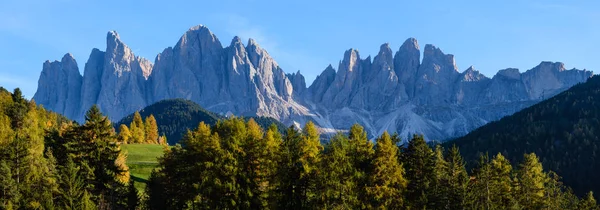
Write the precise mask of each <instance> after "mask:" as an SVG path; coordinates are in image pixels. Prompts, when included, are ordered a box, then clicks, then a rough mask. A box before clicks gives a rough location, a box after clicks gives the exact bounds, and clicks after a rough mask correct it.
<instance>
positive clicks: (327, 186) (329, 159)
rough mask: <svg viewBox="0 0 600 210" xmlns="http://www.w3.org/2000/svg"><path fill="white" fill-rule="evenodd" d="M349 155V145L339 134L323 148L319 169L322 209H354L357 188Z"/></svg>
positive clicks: (357, 203)
mask: <svg viewBox="0 0 600 210" xmlns="http://www.w3.org/2000/svg"><path fill="white" fill-rule="evenodd" d="M351 156H352V155H351V153H350V143H349V140H348V138H347V137H346V136H344V135H343V134H341V133H338V134H337V135H335V136H334V137H333V138H331V140H329V143H328V144H327V145H326V146H325V150H324V153H323V155H322V157H321V159H322V161H321V167H320V168H319V178H318V180H319V186H318V187H317V189H319V190H320V192H319V193H318V194H319V202H318V203H319V207H320V208H324V209H356V208H358V207H360V205H359V204H360V203H359V201H358V193H359V192H358V187H357V183H356V182H355V180H354V176H355V174H356V168H355V167H354V164H353V161H352V157H351Z"/></svg>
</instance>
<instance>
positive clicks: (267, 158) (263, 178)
mask: <svg viewBox="0 0 600 210" xmlns="http://www.w3.org/2000/svg"><path fill="white" fill-rule="evenodd" d="M246 128H247V136H246V138H245V139H244V141H243V143H242V149H243V151H244V158H243V159H242V160H240V162H241V164H242V166H241V169H242V170H241V177H242V179H241V181H240V185H241V187H242V188H241V189H240V197H241V199H240V200H241V201H242V203H241V207H242V208H246V209H264V208H266V207H267V206H268V204H269V202H268V198H269V193H270V192H269V191H268V190H269V188H268V184H269V181H270V180H271V177H272V174H273V173H275V169H274V167H275V165H274V164H273V163H275V161H276V159H275V158H276V156H273V153H270V152H268V151H265V150H266V149H275V150H277V149H278V148H277V146H276V145H277V144H278V143H277V142H274V139H273V138H264V134H263V131H262V129H261V128H260V126H259V125H258V124H257V123H256V121H254V119H250V120H249V121H248V122H247V124H246ZM267 141H270V142H267Z"/></svg>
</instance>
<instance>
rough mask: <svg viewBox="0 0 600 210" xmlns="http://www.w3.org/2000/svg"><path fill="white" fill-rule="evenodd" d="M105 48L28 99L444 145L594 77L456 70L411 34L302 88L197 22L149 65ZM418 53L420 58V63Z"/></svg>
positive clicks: (125, 51) (72, 110)
mask: <svg viewBox="0 0 600 210" xmlns="http://www.w3.org/2000/svg"><path fill="white" fill-rule="evenodd" d="M106 41H107V46H106V50H105V51H101V50H99V49H93V50H92V52H91V54H90V57H89V58H88V60H87V62H86V64H85V67H84V71H83V75H81V74H80V71H79V69H78V65H77V62H76V61H75V59H74V58H73V56H72V55H71V54H66V55H65V56H64V57H63V58H62V60H61V61H54V62H50V61H46V62H45V63H44V65H43V69H42V73H41V75H40V78H39V81H38V89H37V92H36V93H35V95H34V97H33V99H34V100H35V101H36V102H37V103H38V104H41V105H43V106H44V107H46V108H48V109H50V110H52V111H55V112H58V113H61V114H63V115H65V116H67V117H69V118H71V119H74V120H77V121H83V116H84V113H85V112H86V111H87V110H88V109H89V107H91V106H92V105H93V104H97V105H98V106H99V107H100V109H101V110H102V112H104V113H105V114H106V115H108V116H109V117H110V118H111V120H113V121H118V120H120V119H121V118H123V117H125V116H127V115H129V114H131V113H133V112H134V111H137V110H140V109H142V108H144V107H146V106H148V105H150V104H153V103H155V102H157V101H160V100H163V99H173V98H183V99H188V100H191V101H194V102H196V103H198V104H199V105H201V106H202V107H204V108H206V109H207V110H210V111H212V112H215V113H218V114H222V115H231V114H234V115H243V116H266V117H272V118H275V119H277V120H280V121H281V122H282V123H284V124H286V125H296V126H298V127H299V126H300V125H302V124H304V123H305V122H307V121H309V120H310V121H313V122H315V123H316V124H317V125H318V126H319V129H320V131H321V132H322V133H325V134H331V133H335V132H338V131H344V130H347V129H348V128H349V127H350V126H351V125H352V124H354V123H359V124H361V125H363V126H364V127H365V129H366V130H367V132H368V133H369V135H370V136H376V135H379V134H381V133H383V132H384V131H389V132H398V133H399V134H400V135H401V136H403V137H406V136H409V135H411V134H414V133H420V134H424V135H425V137H426V139H436V140H446V139H450V138H453V137H458V136H462V135H464V134H466V133H468V132H469V131H471V130H473V129H476V128H478V127H480V126H482V125H484V124H486V123H488V122H490V121H494V120H498V119H500V118H501V117H503V116H506V115H510V114H512V113H515V112H517V111H519V110H521V109H523V108H525V107H528V106H531V105H532V104H535V103H537V102H539V101H541V100H543V99H545V98H549V97H551V96H553V95H556V94H557V93H559V92H561V91H563V90H566V89H567V88H569V87H571V86H573V85H575V84H577V83H581V82H585V81H586V80H587V79H588V78H590V77H591V76H592V75H593V73H592V72H591V71H587V70H578V69H571V70H567V69H565V67H564V64H562V63H560V62H541V63H540V64H539V65H537V66H536V67H534V68H532V69H530V70H528V71H525V72H523V73H521V72H520V71H519V70H518V69H515V68H507V69H503V70H500V71H498V73H497V74H496V75H494V76H493V77H492V78H489V77H486V76H485V75H483V74H481V73H480V72H479V71H477V70H476V69H475V68H473V67H472V66H471V67H469V68H468V69H466V70H465V71H462V72H460V71H459V69H458V67H457V66H456V64H455V61H454V55H451V54H445V53H444V52H442V51H441V50H440V49H439V48H437V47H435V46H434V45H431V44H427V45H425V47H424V48H423V52H422V54H421V47H420V46H419V44H418V42H417V40H416V39H414V38H409V39H407V40H406V41H405V42H404V43H403V44H402V45H401V47H400V48H399V49H398V50H397V51H396V52H393V51H392V49H391V48H390V46H389V44H387V43H386V44H383V45H381V46H380V50H379V53H378V54H377V55H376V56H375V57H373V58H371V56H367V57H364V56H363V57H361V55H360V54H359V52H358V50H356V49H349V50H347V51H346V52H344V55H343V59H342V60H341V61H340V62H339V63H338V65H337V70H336V69H335V68H334V67H333V66H332V65H329V66H327V67H326V68H325V70H324V71H323V72H322V73H321V74H320V75H319V76H317V78H316V79H315V80H314V81H313V83H312V84H311V85H310V86H308V87H307V85H306V81H305V79H304V76H303V75H302V74H301V73H300V72H297V73H292V74H289V73H288V74H286V73H285V72H284V71H283V70H282V69H281V68H280V66H279V65H278V64H277V62H276V61H275V60H274V59H273V58H272V57H271V56H270V55H269V54H268V52H267V50H265V49H263V48H261V47H260V46H259V45H258V43H257V42H256V41H255V40H253V39H250V40H249V41H248V42H247V43H246V44H245V45H244V43H243V42H242V40H241V39H240V38H239V37H237V36H236V37H234V38H233V39H232V40H231V42H230V44H229V45H228V46H223V45H222V44H221V42H220V41H219V39H218V38H217V37H216V36H215V35H214V34H213V33H212V32H211V31H210V30H209V29H208V28H207V27H205V26H202V25H198V26H195V27H192V28H190V29H189V30H188V31H187V32H185V33H184V34H183V36H182V37H181V38H180V39H179V41H178V42H177V43H176V44H175V46H173V47H168V48H166V49H164V50H163V52H161V53H159V54H158V55H157V56H156V58H155V61H154V62H153V63H152V62H150V61H149V60H147V59H145V58H142V57H139V56H136V55H134V54H133V52H132V50H131V49H130V48H129V47H128V46H127V45H126V44H124V43H123V41H122V40H121V39H120V37H119V35H118V34H117V32H114V31H111V32H109V33H108V34H107V40H106ZM421 55H422V58H421Z"/></svg>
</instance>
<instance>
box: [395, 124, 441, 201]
mask: <svg viewBox="0 0 600 210" xmlns="http://www.w3.org/2000/svg"><path fill="white" fill-rule="evenodd" d="M402 159H403V161H404V162H403V163H404V167H405V170H406V178H407V180H408V186H407V197H406V200H407V201H408V205H409V206H410V207H411V208H413V209H425V208H427V204H428V203H429V200H428V192H429V191H430V190H431V184H432V182H433V181H434V178H435V177H434V173H433V170H434V163H433V151H432V150H431V148H429V146H428V145H427V143H426V142H425V139H423V136H418V135H414V136H413V138H412V139H411V140H410V141H409V142H408V147H407V148H406V151H405V153H404V154H403V158H402Z"/></svg>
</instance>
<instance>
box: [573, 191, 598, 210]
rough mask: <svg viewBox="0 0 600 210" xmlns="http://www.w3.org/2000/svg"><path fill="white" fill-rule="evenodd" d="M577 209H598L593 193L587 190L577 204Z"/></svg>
mask: <svg viewBox="0 0 600 210" xmlns="http://www.w3.org/2000/svg"><path fill="white" fill-rule="evenodd" d="M577 209H581V210H596V209H598V205H597V204H596V199H594V193H593V192H589V193H587V194H586V195H585V197H584V198H583V200H581V202H580V203H579V206H577Z"/></svg>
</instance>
